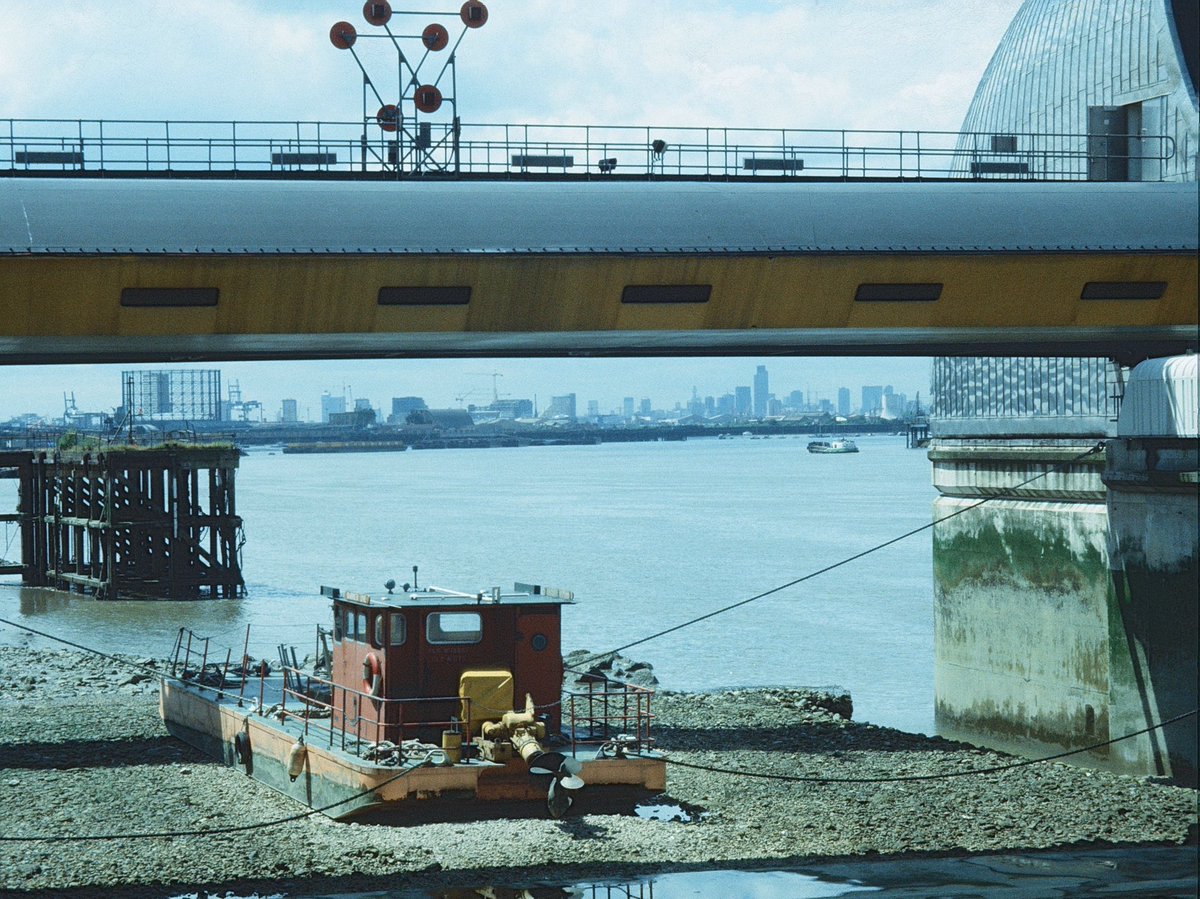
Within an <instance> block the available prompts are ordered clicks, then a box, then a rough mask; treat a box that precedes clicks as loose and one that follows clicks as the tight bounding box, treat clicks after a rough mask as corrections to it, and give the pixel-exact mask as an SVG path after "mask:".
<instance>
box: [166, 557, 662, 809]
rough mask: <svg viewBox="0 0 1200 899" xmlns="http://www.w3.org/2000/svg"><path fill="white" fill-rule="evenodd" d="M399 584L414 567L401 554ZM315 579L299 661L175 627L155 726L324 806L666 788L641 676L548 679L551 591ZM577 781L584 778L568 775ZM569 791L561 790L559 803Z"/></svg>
mask: <svg viewBox="0 0 1200 899" xmlns="http://www.w3.org/2000/svg"><path fill="white" fill-rule="evenodd" d="M413 575H414V581H415V579H416V568H415V567H414V569H413ZM385 586H386V589H387V591H388V592H387V594H386V595H383V596H380V597H378V598H374V597H372V596H369V595H365V594H361V593H351V592H346V591H343V590H341V589H339V588H333V587H322V588H321V592H322V594H323V595H324V596H327V597H329V598H330V599H331V600H332V603H333V627H332V629H326V628H322V627H318V628H317V643H316V645H317V649H318V653H317V661H316V663H315V664H314V665H313V667H312V669H311V670H310V669H307V668H302V667H301V666H300V665H299V664H298V663H297V661H296V651H295V649H294V648H292V647H286V646H280V648H279V651H280V662H279V664H274V665H273V664H271V663H268V662H267V661H265V660H253V659H251V658H250V656H249V655H248V653H247V651H246V650H247V649H248V647H249V645H250V635H249V628H247V632H246V641H245V644H244V650H243V654H242V659H241V662H240V664H236V665H231V664H230V663H231V661H232V659H231V656H232V652H231V651H226V652H225V653H224V655H225V658H224V659H216V658H214V657H213V656H214V653H213V652H212V651H211V650H212V647H211V646H210V642H209V639H208V638H202V637H198V636H197V635H196V634H194V633H192V632H191V631H190V630H188V629H187V628H181V629H180V631H179V636H178V638H177V641H176V644H175V648H174V651H173V653H172V661H171V677H168V678H166V679H164V681H163V686H162V695H161V700H160V711H161V714H162V718H163V721H164V722H165V724H166V726H167V729H168V730H169V731H170V732H171V733H172V734H173V735H174V736H176V737H178V738H179V739H182V740H184V741H185V742H187V743H190V744H191V745H193V746H195V747H197V748H198V749H200V750H201V751H203V752H205V753H207V754H209V755H212V756H214V757H216V758H219V759H221V760H223V761H224V762H225V763H226V764H229V765H236V766H239V767H242V768H243V769H244V770H245V773H246V774H247V775H249V776H251V777H253V778H254V779H255V780H258V781H260V782H261V783H264V784H266V785H268V786H270V787H273V788H274V789H276V790H278V791H279V792H281V793H284V794H285V795H288V796H291V797H292V798H294V799H296V800H297V801H299V802H301V803H303V804H304V805H306V806H307V807H309V808H312V809H315V810H319V811H321V812H323V813H324V814H326V815H328V816H329V817H331V818H335V819H348V818H353V819H355V820H363V819H366V820H372V821H388V822H392V821H396V822H406V823H407V822H412V823H416V822H418V821H428V820H466V819H471V818H481V817H489V816H490V817H503V816H509V815H514V814H516V815H527V814H529V812H530V811H531V810H532V808H534V807H535V806H536V805H538V804H541V803H544V804H545V807H546V809H547V810H548V811H549V813H550V815H551V816H552V817H554V818H559V817H562V816H563V815H564V814H566V812H567V811H568V809H570V808H571V807H572V806H575V810H576V811H577V812H580V811H582V812H586V811H607V810H611V809H614V808H624V807H626V806H629V807H632V805H634V804H636V802H637V801H638V800H639V799H642V798H645V797H648V796H651V795H653V794H656V793H661V792H662V791H663V790H664V789H666V761H665V759H664V758H663V757H662V756H661V755H660V754H658V753H657V752H655V751H654V739H653V736H652V733H651V724H652V720H653V714H652V712H651V701H652V699H653V696H654V692H653V691H652V690H649V689H646V688H643V687H638V686H635V685H631V684H625V683H619V682H616V681H613V680H611V679H606V678H601V677H597V678H594V679H592V681H591V682H588V683H587V689H586V690H585V691H582V692H580V691H576V692H566V693H564V692H563V691H562V684H563V662H562V646H561V613H562V608H563V607H564V606H567V605H571V604H573V603H574V596H573V594H571V593H570V592H568V591H565V590H558V589H553V588H548V587H542V586H538V585H534V584H520V583H518V584H516V585H515V586H514V589H513V591H512V592H502V591H501V589H500V588H499V587H492V588H489V589H487V590H481V591H478V592H475V593H462V592H457V591H454V590H447V589H443V588H440V587H432V586H430V587H425V588H418V587H416V586H415V584H414V585H412V586H410V585H408V584H404V585H403V586H402V587H401V588H400V589H399V592H398V593H397V592H394V590H395V587H396V585H395V583H394V582H393V581H388V583H387V584H386V585H385ZM585 785H586V789H584V787H585ZM577 800H578V801H577Z"/></svg>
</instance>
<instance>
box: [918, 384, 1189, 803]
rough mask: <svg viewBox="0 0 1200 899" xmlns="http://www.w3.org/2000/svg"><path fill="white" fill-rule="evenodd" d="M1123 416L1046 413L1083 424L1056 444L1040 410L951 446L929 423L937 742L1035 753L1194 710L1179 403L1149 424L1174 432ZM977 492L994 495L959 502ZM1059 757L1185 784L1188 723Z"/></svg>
mask: <svg viewBox="0 0 1200 899" xmlns="http://www.w3.org/2000/svg"><path fill="white" fill-rule="evenodd" d="M1147 364H1148V363H1147ZM1194 370H1195V366H1194V361H1193V362H1192V374H1191V378H1192V380H1193V381H1194V380H1195V373H1194ZM1139 371H1140V369H1139ZM1133 378H1134V380H1135V381H1137V380H1139V375H1138V372H1135V373H1134V375H1133ZM1141 380H1144V378H1141ZM1184 380H1185V381H1186V376H1185V378H1184ZM1159 381H1160V383H1162V379H1161V378H1159ZM1132 383H1134V382H1131V384H1132ZM1164 389H1165V388H1164ZM1135 392H1136V391H1135ZM1192 396H1194V393H1193V394H1192ZM1153 401H1154V400H1148V399H1146V398H1145V397H1143V398H1141V399H1139V400H1138V402H1140V403H1143V404H1144V403H1145V402H1153ZM1058 408H1059V409H1061V408H1062V407H1061V406H1059V407H1058ZM1082 411H1084V412H1085V413H1086V411H1087V410H1086V409H1083V410H1082ZM1134 412H1135V410H1133V409H1130V408H1128V407H1126V408H1125V409H1122V411H1121V418H1120V422H1116V421H1114V422H1112V423H1111V424H1110V425H1109V427H1110V428H1111V429H1112V430H1114V431H1117V432H1118V435H1117V436H1112V437H1108V436H1106V435H1103V434H1096V433H1095V430H1096V428H1097V421H1098V417H1097V416H1095V415H1091V414H1086V415H1084V416H1082V417H1074V418H1073V417H1071V416H1064V415H1058V416H1057V417H1058V419H1059V420H1058V422H1057V428H1058V430H1060V431H1070V430H1072V429H1075V430H1078V431H1083V432H1084V433H1078V434H1074V435H1071V434H1060V435H1059V436H1045V433H1044V432H1047V431H1051V430H1053V429H1054V428H1053V426H1052V423H1051V422H1049V421H1047V420H1046V419H1047V418H1048V416H1038V418H1039V419H1040V420H1038V421H1036V422H1033V423H1031V422H1029V421H1028V420H1027V421H1026V422H1024V424H1022V423H1021V422H1020V421H1019V420H1017V419H1016V418H1015V417H1012V418H1010V419H1009V420H1008V421H1006V422H1005V425H1004V427H1006V428H1007V429H1008V430H1009V431H1018V430H1025V431H1026V432H1029V431H1041V432H1043V434H1041V435H1038V436H1032V435H1030V434H1029V433H1026V434H1024V435H1020V434H1014V433H1010V434H1008V435H1006V436H1003V437H991V438H988V437H983V436H980V435H978V434H972V435H970V436H961V435H960V436H950V434H951V433H952V432H953V431H954V430H955V422H954V419H953V417H952V416H947V417H946V418H943V419H942V420H940V421H938V422H935V428H937V429H938V430H940V432H941V433H940V434H939V435H938V436H937V437H936V438H935V440H934V442H933V446H932V448H931V450H930V453H929V455H930V459H931V461H932V463H933V478H934V485H935V486H936V487H937V489H938V492H939V497H938V499H937V500H936V501H935V508H934V516H935V519H936V520H938V521H939V523H938V524H937V525H936V527H935V528H934V590H935V597H934V602H935V651H936V671H935V702H936V721H937V727H938V731H939V732H940V733H941V734H943V735H945V736H948V737H951V738H955V739H961V740H965V741H968V742H972V743H977V744H980V745H986V746H990V747H994V748H999V749H1004V750H1007V751H1012V752H1017V753H1019V754H1024V755H1030V756H1035V755H1048V754H1051V753H1054V752H1057V751H1063V750H1067V749H1076V748H1080V747H1083V746H1090V745H1093V744H1096V743H1101V742H1104V741H1107V740H1110V739H1112V738H1115V737H1119V736H1122V735H1124V734H1128V733H1132V732H1134V731H1138V730H1141V729H1143V728H1146V727H1149V726H1151V725H1153V724H1156V723H1158V722H1160V721H1164V720H1167V719H1169V718H1172V717H1174V716H1175V715H1179V714H1181V713H1184V712H1187V711H1189V710H1191V709H1194V708H1196V671H1197V656H1196V643H1197V633H1196V616H1197V587H1196V585H1197V561H1196V560H1197V552H1196V545H1197V513H1196V509H1197V491H1196V484H1197V479H1196V472H1197V467H1198V466H1197V454H1196V446H1197V444H1196V440H1195V438H1194V437H1188V436H1185V434H1186V431H1187V417H1188V413H1187V412H1186V410H1184V411H1183V413H1182V414H1181V416H1180V421H1182V425H1180V424H1179V422H1176V423H1174V424H1170V425H1160V426H1159V429H1160V430H1163V429H1166V430H1173V431H1176V432H1181V433H1175V434H1172V435H1171V436H1161V435H1160V436H1153V437H1151V436H1139V437H1135V436H1132V435H1128V434H1123V433H1121V432H1123V431H1126V430H1129V429H1130V428H1132V426H1131V425H1130V426H1128V427H1127V426H1125V425H1124V423H1125V422H1127V421H1128V422H1132V421H1133V420H1134ZM1085 420H1086V421H1085ZM1191 422H1192V424H1191V427H1192V428H1193V429H1194V428H1195V413H1194V412H1193V413H1191ZM1031 424H1032V426H1031ZM993 427H994V429H995V430H997V431H999V430H1001V427H1000V426H999V423H998V422H996V423H994V424H993ZM959 430H977V429H976V428H974V427H973V426H972V425H970V424H968V426H967V427H966V428H959ZM1089 431H1090V432H1091V433H1087V432H1089ZM1098 444H1100V445H1102V446H1103V449H1102V450H1101V451H1099V452H1089V451H1091V450H1095V449H1096V447H1097V445H1098ZM1085 454H1086V455H1085ZM1039 474H1043V475H1044V476H1042V477H1037V476H1038V475H1039ZM1035 477H1037V479H1036V480H1033V481H1031V482H1030V483H1028V484H1026V486H1024V487H1020V488H1017V489H1015V490H1014V489H1013V488H1014V485H1017V484H1021V483H1023V482H1026V481H1029V480H1030V479H1031V478H1035ZM989 496H990V497H1001V498H995V499H991V500H989V501H988V502H987V503H986V504H984V505H982V506H979V507H978V508H969V507H971V506H972V505H973V504H975V503H978V502H979V501H980V499H982V498H984V497H989ZM954 513H961V514H957V515H955V514H954ZM952 515H953V517H949V516H952ZM1073 760H1075V761H1078V762H1081V763H1083V764H1090V765H1095V766H1098V767H1103V768H1106V769H1109V770H1114V771H1119V772H1123V773H1131V774H1141V775H1155V776H1167V777H1171V778H1173V779H1175V780H1177V781H1180V782H1184V783H1192V784H1194V783H1195V782H1196V722H1195V719H1194V718H1192V719H1187V720H1185V721H1183V722H1180V723H1179V724H1177V725H1172V726H1170V727H1167V728H1164V729H1162V730H1157V731H1153V732H1151V733H1150V734H1147V735H1143V736H1141V737H1137V738H1133V739H1130V740H1122V741H1120V742H1118V743H1114V744H1112V745H1110V746H1105V747H1102V748H1099V749H1096V750H1092V751H1089V752H1087V753H1082V754H1080V755H1078V756H1074V757H1073Z"/></svg>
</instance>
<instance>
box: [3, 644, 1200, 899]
mask: <svg viewBox="0 0 1200 899" xmlns="http://www.w3.org/2000/svg"><path fill="white" fill-rule="evenodd" d="M132 661H135V662H143V661H144V662H149V660H140V659H133V660H132ZM142 673H143V674H146V673H147V672H145V671H142ZM135 674H136V672H135V670H133V669H125V668H122V667H119V666H117V665H115V664H114V663H112V662H110V661H108V660H103V659H96V658H95V657H89V656H84V655H81V654H77V653H70V652H47V651H37V652H32V651H29V650H24V649H12V648H0V808H2V809H3V819H2V821H0V834H2V835H4V836H9V837H11V836H32V835H46V836H57V835H83V834H98V833H109V834H111V833H145V832H179V831H189V830H196V829H209V828H222V827H238V826H242V825H249V824H255V823H258V822H269V821H275V820H278V819H283V818H287V817H289V816H294V815H296V814H297V813H299V812H302V811H303V809H301V808H300V807H299V806H297V805H296V804H294V803H292V802H291V801H290V800H288V799H286V798H285V797H283V796H281V795H279V794H277V793H275V792H274V791H272V790H270V789H267V788H266V787H263V786H261V785H259V784H258V783H256V782H255V781H253V780H251V779H249V778H247V777H246V776H245V775H244V774H242V773H241V771H240V770H237V769H233V768H226V767H224V766H223V765H220V764H218V763H216V762H214V761H212V760H210V759H208V758H206V757H204V756H202V755H200V754H199V753H198V752H196V751H195V750H194V749H192V748H191V747H189V746H186V745H184V744H183V743H180V742H178V741H176V740H174V739H173V738H171V737H170V736H168V735H167V733H166V730H165V729H164V727H163V725H162V723H161V722H160V721H159V718H158V710H157V703H156V696H157V690H156V689H155V686H154V683H155V682H154V680H153V679H152V678H151V679H148V680H138V679H131V678H133V676H134V675H135ZM654 710H655V713H656V714H657V716H658V718H657V720H656V723H655V724H656V733H657V736H658V739H659V745H660V748H662V749H663V750H664V751H666V752H667V753H668V755H669V757H670V758H672V759H677V760H679V761H680V762H685V763H688V764H692V765H700V766H711V767H720V768H731V769H738V770H743V771H750V772H754V773H756V774H760V775H769V774H782V775H793V776H794V775H806V776H822V777H843V778H867V777H887V776H896V775H920V774H934V773H945V772H954V771H966V770H970V769H976V768H983V767H988V766H991V765H997V764H1003V763H1004V762H1005V761H1007V760H1008V759H1007V758H1006V757H1004V756H1001V755H999V754H996V753H992V752H988V751H984V750H979V749H975V748H972V747H969V746H965V745H962V744H956V743H951V742H948V741H945V740H941V739H936V738H933V739H931V738H927V737H923V736H917V735H912V734H905V733H901V732H898V731H894V730H890V729H887V728H879V727H874V726H871V725H866V724H858V723H855V722H853V721H852V720H850V716H849V711H850V710H849V697H838V696H831V695H829V694H824V693H821V692H818V691H810V690H795V689H767V690H758V689H756V690H738V691H727V692H720V693H705V694H685V693H669V692H668V693H659V694H658V695H656V696H655V698H654ZM667 776H668V794H667V796H666V797H664V798H661V799H659V800H656V801H657V802H661V803H663V804H675V805H678V806H679V807H680V808H681V809H682V810H684V811H685V814H684V815H681V816H680V817H686V818H688V819H689V823H680V822H678V821H660V820H646V819H642V818H639V817H635V816H614V815H587V816H582V817H575V818H568V819H565V820H563V821H557V822H556V821H551V820H549V819H530V820H499V821H496V820H480V821H478V822H472V823H467V824H429V825H424V826H414V827H384V826H375V825H355V824H342V823H337V822H334V821H331V820H329V819H327V818H324V817H322V816H319V815H316V816H312V817H307V818H302V819H300V820H293V821H290V822H288V823H286V824H280V825H277V826H273V827H269V828H262V829H251V830H246V831H241V832H235V833H227V834H220V835H212V836H204V837H191V836H179V837H173V838H155V839H121V840H113V841H96V842H67V843H58V842H0V893H4V894H5V895H8V894H14V895H31V896H65V897H83V896H112V895H121V896H131V897H138V896H157V897H161V896H164V895H170V894H171V893H170V890H171V889H172V888H173V889H174V890H175V892H176V893H181V892H184V891H188V892H192V891H195V890H197V889H200V888H203V889H207V890H209V891H211V892H217V893H218V894H219V893H220V891H223V890H225V889H237V890H238V891H240V892H243V893H245V892H249V891H251V890H254V889H257V890H259V891H261V892H265V893H271V892H279V891H287V890H289V889H291V890H292V891H297V890H300V889H301V888H303V890H304V891H306V892H310V893H311V892H314V891H324V892H349V891H351V890H371V889H375V890H382V889H401V888H404V887H408V886H414V885H422V884H425V883H428V877H429V876H430V873H431V872H438V873H437V875H436V876H437V878H438V882H439V883H441V884H443V885H451V884H478V883H480V882H486V879H490V878H501V879H502V878H503V877H504V876H505V873H504V872H506V871H507V872H510V873H511V876H512V877H513V878H514V879H515V878H517V877H521V878H525V879H528V878H529V877H531V876H536V875H537V872H538V871H544V872H546V873H548V874H552V875H554V876H562V875H567V876H570V877H575V878H578V879H581V880H582V879H587V878H589V877H595V878H606V877H614V876H621V875H623V874H626V873H632V872H640V873H647V872H650V871H655V870H670V869H671V868H672V867H673V866H680V865H687V866H697V865H699V866H704V865H712V866H719V865H722V864H732V863H736V864H738V865H739V866H743V867H744V866H746V865H752V864H755V863H759V864H764V865H767V864H776V865H782V864H787V863H789V862H791V863H796V862H801V861H811V860H813V859H817V858H822V857H824V858H828V857H839V856H863V855H867V854H874V853H881V854H886V853H906V852H985V851H1003V850H1011V849H1035V848H1047V847H1054V846H1066V845H1072V844H1082V843H1096V842H1103V843H1131V844H1133V843H1151V842H1153V843H1181V842H1183V841H1185V840H1187V839H1188V833H1189V828H1192V830H1193V833H1194V828H1195V821H1196V808H1197V805H1196V793H1195V792H1194V791H1192V790H1187V789H1183V788H1178V787H1172V786H1167V785H1163V784H1159V783H1153V782H1150V781H1148V780H1146V779H1139V778H1132V777H1123V776H1118V775H1110V774H1105V773H1101V772H1097V771H1091V770H1086V769H1082V768H1074V767H1069V766H1066V765H1060V764H1041V765H1031V766H1027V767H1022V768H1018V769H1014V770H1010V771H1005V772H1002V773H998V774H991V775H973V776H966V777H958V778H953V779H943V780H935V781H900V782H893V783H886V784H865V783H842V784H818V783H787V782H781V781H773V780H767V779H762V778H757V777H755V778H751V777H744V776H732V775H728V774H719V773H713V772H710V771H704V770H698V769H696V768H688V767H681V766H671V767H670V768H669V769H668V775H667ZM301 881H303V885H302V887H301V884H300V882H301ZM289 885H290V886H289Z"/></svg>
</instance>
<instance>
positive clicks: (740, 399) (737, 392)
mask: <svg viewBox="0 0 1200 899" xmlns="http://www.w3.org/2000/svg"><path fill="white" fill-rule="evenodd" d="M733 396H734V400H733V405H734V411H735V412H736V413H737V414H738V415H749V414H750V410H751V408H752V404H751V402H750V388H749V387H735V388H733Z"/></svg>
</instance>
